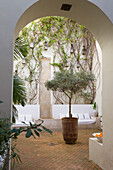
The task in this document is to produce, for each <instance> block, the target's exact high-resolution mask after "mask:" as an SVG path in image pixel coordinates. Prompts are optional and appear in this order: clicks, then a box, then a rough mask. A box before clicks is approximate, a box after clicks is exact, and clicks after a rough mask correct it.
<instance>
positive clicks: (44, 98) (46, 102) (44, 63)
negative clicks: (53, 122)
mask: <svg viewBox="0 0 113 170" xmlns="http://www.w3.org/2000/svg"><path fill="white" fill-rule="evenodd" d="M50 62H51V60H50V59H47V58H44V59H41V72H40V75H39V104H40V117H41V118H51V92H50V91H48V90H47V89H46V87H45V85H44V83H45V82H46V81H47V80H50V79H51V66H50V64H49V63H50Z"/></svg>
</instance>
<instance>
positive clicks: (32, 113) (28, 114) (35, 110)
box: [13, 105, 40, 127]
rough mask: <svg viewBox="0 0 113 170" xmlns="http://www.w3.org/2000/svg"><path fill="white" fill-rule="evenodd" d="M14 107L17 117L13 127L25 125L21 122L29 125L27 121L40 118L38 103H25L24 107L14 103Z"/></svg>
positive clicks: (32, 121)
mask: <svg viewBox="0 0 113 170" xmlns="http://www.w3.org/2000/svg"><path fill="white" fill-rule="evenodd" d="M16 108H17V110H18V117H17V118H16V123H15V124H13V127H22V126H25V124H23V123H22V122H25V123H26V124H27V125H29V122H31V123H34V122H35V120H36V119H39V118H40V105H25V106H24V107H22V106H21V105H16Z"/></svg>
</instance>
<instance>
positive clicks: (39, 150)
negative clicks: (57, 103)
mask: <svg viewBox="0 0 113 170" xmlns="http://www.w3.org/2000/svg"><path fill="white" fill-rule="evenodd" d="M94 132H98V130H96V129H90V130H79V132H78V140H77V142H76V144H74V145H67V144H65V142H64V141H63V138H62V133H61V132H53V134H52V135H50V134H48V133H47V132H43V133H41V136H40V138H38V137H37V139H34V138H33V137H31V138H28V139H26V138H25V134H21V135H20V137H19V138H18V140H17V149H18V150H19V151H20V155H21V159H22V164H20V165H18V164H17V163H16V164H15V167H14V168H12V169H13V170H101V168H100V167H98V166H97V165H96V164H95V163H93V162H92V161H89V158H88V157H89V155H88V153H89V150H88V146H89V144H88V142H89V137H91V135H92V133H94Z"/></svg>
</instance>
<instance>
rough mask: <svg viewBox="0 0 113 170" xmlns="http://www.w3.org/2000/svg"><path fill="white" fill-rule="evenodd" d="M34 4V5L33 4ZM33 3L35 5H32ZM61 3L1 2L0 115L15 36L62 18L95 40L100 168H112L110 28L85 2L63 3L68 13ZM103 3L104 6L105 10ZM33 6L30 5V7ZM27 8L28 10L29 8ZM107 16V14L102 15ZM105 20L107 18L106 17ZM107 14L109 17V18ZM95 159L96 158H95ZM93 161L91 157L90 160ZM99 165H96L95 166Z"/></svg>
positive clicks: (7, 105)
mask: <svg viewBox="0 0 113 170" xmlns="http://www.w3.org/2000/svg"><path fill="white" fill-rule="evenodd" d="M35 2H36V3H35ZM34 3H35V4H34ZM62 3H64V1H62V0H40V1H39V2H37V1H36V0H32V1H31V0H19V1H18V0H11V1H9V0H4V1H0V100H3V101H4V103H3V104H1V105H0V111H2V112H4V113H6V116H7V117H9V116H10V113H11V103H12V100H11V98H12V72H13V43H14V38H16V36H17V35H18V32H19V31H20V30H21V29H22V28H23V27H24V26H25V25H26V24H28V23H29V22H31V21H33V20H35V19H37V18H40V17H44V16H50V15H52V16H56V15H58V16H66V17H69V18H72V19H75V20H76V21H77V22H80V23H81V24H83V25H85V26H86V27H87V28H88V29H89V30H90V31H91V32H92V33H93V34H94V35H95V37H96V39H97V40H98V42H99V44H100V46H101V49H102V53H103V61H102V62H103V72H102V82H103V124H104V129H103V131H104V141H103V147H102V148H101V150H103V153H104V154H102V155H101V156H102V159H103V164H101V166H102V167H103V169H105V170H108V169H109V170H112V167H113V135H110V134H109V132H112V131H113V126H112V120H113V90H112V87H113V67H112V63H113V53H112V51H113V25H112V23H111V22H110V20H109V19H108V18H107V17H106V16H105V14H104V13H103V12H102V11H101V10H100V9H99V8H97V7H96V6H95V5H93V4H91V3H89V2H88V1H87V0H65V3H67V4H72V9H71V10H70V11H69V12H67V11H61V10H60V8H61V5H62ZM106 3H107V4H108V5H107V6H106ZM33 4H34V5H33ZM102 5H103V6H102V7H103V8H102V9H103V10H104V9H106V10H109V9H108V6H109V5H110V6H109V8H110V11H111V9H112V7H113V2H112V1H111V0H109V1H108V0H104V1H102ZM29 7H30V8H29ZM106 14H107V13H106ZM108 16H109V15H108ZM112 16H113V15H112ZM112 16H111V13H110V17H112ZM97 159H98V155H97ZM92 160H93V157H92ZM98 164H99V163H98Z"/></svg>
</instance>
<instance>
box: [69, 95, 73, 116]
mask: <svg viewBox="0 0 113 170" xmlns="http://www.w3.org/2000/svg"><path fill="white" fill-rule="evenodd" d="M69 118H72V114H71V97H70V98H69Z"/></svg>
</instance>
